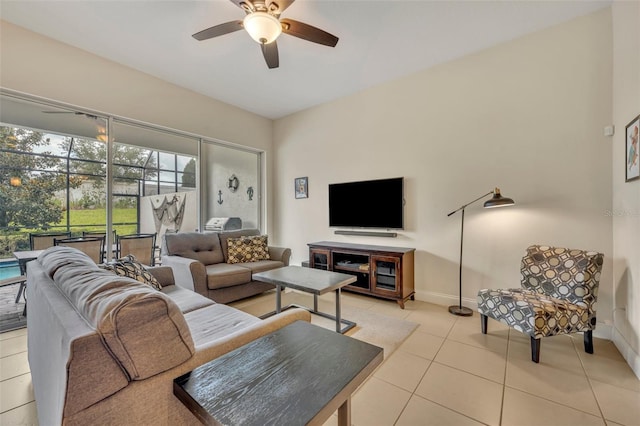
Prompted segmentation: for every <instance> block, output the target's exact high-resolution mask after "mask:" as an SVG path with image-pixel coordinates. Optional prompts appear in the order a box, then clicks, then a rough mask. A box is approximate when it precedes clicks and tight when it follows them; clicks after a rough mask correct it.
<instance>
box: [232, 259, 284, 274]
mask: <svg viewBox="0 0 640 426" xmlns="http://www.w3.org/2000/svg"><path fill="white" fill-rule="evenodd" d="M236 266H242V267H243V268H247V269H249V270H251V273H252V274H254V273H256V272H264V271H269V270H271V269H277V268H283V267H284V266H285V264H284V263H283V262H281V261H279V260H259V261H257V262H247V263H236Z"/></svg>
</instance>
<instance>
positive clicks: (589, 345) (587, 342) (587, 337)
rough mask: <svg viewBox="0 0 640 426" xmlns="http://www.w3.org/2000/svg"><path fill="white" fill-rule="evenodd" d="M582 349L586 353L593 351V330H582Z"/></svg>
mask: <svg viewBox="0 0 640 426" xmlns="http://www.w3.org/2000/svg"><path fill="white" fill-rule="evenodd" d="M584 351H585V352H586V353H588V354H592V353H593V330H589V331H585V332H584Z"/></svg>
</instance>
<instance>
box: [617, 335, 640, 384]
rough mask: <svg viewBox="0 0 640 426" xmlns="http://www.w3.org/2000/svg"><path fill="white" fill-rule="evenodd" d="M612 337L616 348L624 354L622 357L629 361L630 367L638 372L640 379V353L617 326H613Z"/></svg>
mask: <svg viewBox="0 0 640 426" xmlns="http://www.w3.org/2000/svg"><path fill="white" fill-rule="evenodd" d="M612 334H613V336H612V339H611V340H613V343H614V344H615V345H616V348H618V350H619V351H620V354H622V357H623V358H624V359H625V360H626V361H627V364H629V367H631V369H632V370H633V372H634V373H635V374H636V376H637V377H638V379H640V354H638V353H637V352H636V351H634V350H633V348H632V347H631V345H630V344H629V343H628V342H627V341H626V340H625V338H624V336H623V335H622V334H620V332H619V331H618V329H617V328H615V327H612Z"/></svg>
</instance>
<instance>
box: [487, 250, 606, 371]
mask: <svg viewBox="0 0 640 426" xmlns="http://www.w3.org/2000/svg"><path fill="white" fill-rule="evenodd" d="M603 257H604V256H603V254H602V253H597V252H593V251H584V250H575V249H567V248H559V247H548V246H540V245H533V246H531V247H529V248H527V253H526V255H525V256H524V257H523V258H522V263H521V266H520V271H521V274H522V278H521V280H520V286H521V288H516V289H505V290H491V289H485V290H480V291H479V292H478V312H480V320H481V326H482V333H483V334H487V318H489V317H491V318H493V319H495V320H497V321H500V322H502V323H504V324H506V325H508V326H510V327H513V328H515V329H516V330H518V331H520V332H522V333H525V334H528V335H529V336H530V337H531V360H532V361H534V362H539V361H540V339H541V338H542V337H547V336H556V335H560V334H569V333H578V332H583V333H584V350H585V352H587V353H590V354H592V353H593V330H594V329H595V328H596V301H597V299H598V284H599V282H600V273H601V271H602V263H603Z"/></svg>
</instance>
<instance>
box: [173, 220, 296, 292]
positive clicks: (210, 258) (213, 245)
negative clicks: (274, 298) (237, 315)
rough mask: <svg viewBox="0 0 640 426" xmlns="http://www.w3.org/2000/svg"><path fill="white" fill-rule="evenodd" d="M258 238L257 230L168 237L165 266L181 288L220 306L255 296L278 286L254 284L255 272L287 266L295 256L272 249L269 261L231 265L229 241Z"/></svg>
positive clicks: (286, 251) (284, 251)
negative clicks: (170, 270) (240, 238)
mask: <svg viewBox="0 0 640 426" xmlns="http://www.w3.org/2000/svg"><path fill="white" fill-rule="evenodd" d="M256 235H260V231H258V230H257V229H240V230H237V231H223V232H205V233H198V232H181V233H177V234H165V236H164V238H163V244H162V265H164V266H170V267H171V268H172V269H173V272H174V274H175V276H176V282H177V283H178V285H181V286H185V287H186V288H188V289H190V290H194V291H195V292H196V293H199V294H201V295H203V296H206V297H208V298H209V299H211V300H215V301H216V302H218V303H229V302H233V301H235V300H239V299H243V298H245V297H249V296H254V295H256V294H260V293H262V292H264V291H267V290H271V289H273V288H274V286H273V285H271V284H266V283H263V282H259V281H253V279H252V276H253V273H254V272H262V271H267V270H270V269H275V268H281V267H283V266H287V265H289V258H290V257H291V249H288V248H283V247H273V246H269V257H270V258H271V259H269V260H260V261H257V262H248V263H233V264H230V263H227V260H228V259H229V255H228V242H227V240H228V239H229V238H238V237H241V236H256Z"/></svg>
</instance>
